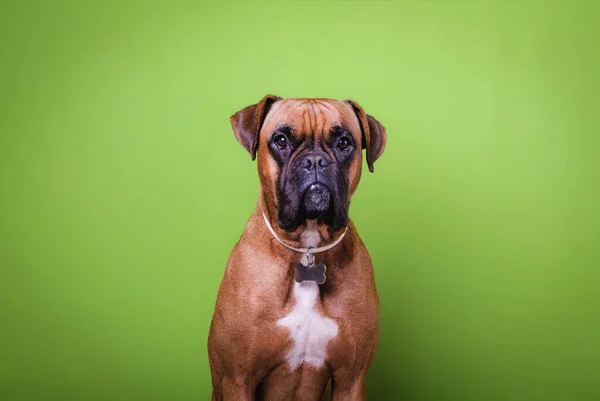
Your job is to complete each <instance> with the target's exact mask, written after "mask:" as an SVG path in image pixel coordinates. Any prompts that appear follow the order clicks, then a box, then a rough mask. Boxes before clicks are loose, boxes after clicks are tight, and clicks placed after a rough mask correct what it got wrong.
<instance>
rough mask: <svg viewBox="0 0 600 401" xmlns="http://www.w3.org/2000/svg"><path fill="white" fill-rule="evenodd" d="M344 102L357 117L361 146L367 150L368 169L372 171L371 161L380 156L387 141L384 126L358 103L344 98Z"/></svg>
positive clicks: (373, 161)
mask: <svg viewBox="0 0 600 401" xmlns="http://www.w3.org/2000/svg"><path fill="white" fill-rule="evenodd" d="M346 103H348V104H350V106H352V109H353V110H354V113H355V114H356V117H358V122H359V123H360V129H361V130H362V147H363V149H366V151H367V165H368V166H369V171H370V172H373V163H375V161H376V160H377V159H379V156H381V154H382V153H383V150H384V149H385V144H386V141H387V134H386V133H385V127H384V126H383V125H381V123H380V122H379V121H377V120H376V119H375V118H374V117H372V116H370V115H368V114H367V113H365V111H364V110H363V108H362V107H360V105H359V104H358V103H356V102H354V101H352V100H346Z"/></svg>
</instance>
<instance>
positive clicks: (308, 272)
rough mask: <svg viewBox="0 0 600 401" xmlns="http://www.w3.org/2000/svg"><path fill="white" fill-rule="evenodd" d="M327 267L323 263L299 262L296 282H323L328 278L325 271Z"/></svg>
mask: <svg viewBox="0 0 600 401" xmlns="http://www.w3.org/2000/svg"><path fill="white" fill-rule="evenodd" d="M326 270H327V268H326V267H325V265H324V264H323V263H319V264H317V265H315V264H313V263H309V265H308V266H305V265H303V264H302V263H298V264H297V265H296V275H295V279H296V282H298V283H301V282H303V281H315V282H316V283H317V284H323V283H324V282H325V280H326V277H325V271H326Z"/></svg>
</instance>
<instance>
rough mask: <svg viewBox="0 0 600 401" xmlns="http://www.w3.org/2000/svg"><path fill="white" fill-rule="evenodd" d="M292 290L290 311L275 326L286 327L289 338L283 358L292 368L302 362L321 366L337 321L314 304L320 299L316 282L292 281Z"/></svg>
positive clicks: (334, 335)
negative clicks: (321, 311) (289, 345)
mask: <svg viewBox="0 0 600 401" xmlns="http://www.w3.org/2000/svg"><path fill="white" fill-rule="evenodd" d="M293 294H294V302H295V303H294V306H293V308H292V311H291V312H290V313H289V314H288V315H287V316H285V317H283V318H282V319H280V320H279V321H277V325H278V326H283V327H287V328H288V329H289V336H290V341H291V342H292V348H291V350H290V351H289V352H288V353H287V355H286V357H285V358H286V361H287V363H288V365H289V367H290V368H291V369H292V370H294V369H296V368H297V367H298V366H300V365H302V364H303V363H307V364H310V365H312V366H314V367H317V368H320V367H322V366H323V365H324V363H325V360H326V359H327V345H328V344H329V342H330V341H331V340H332V339H334V338H335V337H336V336H337V335H338V325H337V323H336V322H335V320H333V319H331V318H328V317H326V316H323V315H322V314H321V313H320V312H319V311H318V310H317V309H316V308H315V306H316V303H317V302H318V300H319V286H318V284H317V283H315V282H313V281H309V282H302V283H300V284H299V283H294V288H293Z"/></svg>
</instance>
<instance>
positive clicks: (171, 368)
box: [0, 0, 600, 401]
mask: <svg viewBox="0 0 600 401" xmlns="http://www.w3.org/2000/svg"><path fill="white" fill-rule="evenodd" d="M0 7H1V8H0V46H1V47H0V51H1V60H0V61H1V65H0V400H2V401H21V400H23V401H29V400H32V401H34V400H101V401H106V400H169V401H173V400H199V399H208V398H209V394H210V375H209V368H208V362H207V352H206V338H207V330H208V327H209V324H210V318H211V315H212V310H213V304H214V301H215V296H216V291H217V288H218V285H219V282H220V279H221V277H222V274H223V269H224V266H225V263H226V260H227V257H228V255H229V252H230V250H231V248H232V247H233V245H234V244H235V242H236V241H237V239H238V238H239V236H240V234H241V232H242V230H243V228H244V224H245V222H246V220H247V218H248V217H249V215H250V214H251V212H252V211H253V208H254V205H255V201H256V198H257V194H258V178H257V174H256V164H255V163H253V162H252V161H251V160H250V157H249V155H248V154H247V153H246V152H245V150H244V149H243V148H242V147H241V146H239V145H238V144H237V142H236V141H235V139H234V136H233V133H232V131H231V127H230V125H229V116H230V115H231V114H232V113H234V112H236V111H237V110H239V109H241V108H242V107H245V106H247V105H250V104H252V103H256V102H258V101H259V100H260V98H261V97H262V96H263V95H265V94H266V93H273V94H276V95H279V96H283V97H332V98H339V99H353V100H356V101H357V102H359V103H360V104H361V105H362V106H363V107H364V109H365V110H366V111H367V112H368V113H370V114H372V115H373V116H375V117H376V118H377V119H378V120H379V121H381V122H382V123H383V124H384V125H385V126H386V128H387V132H388V146H387V149H386V151H385V152H384V154H383V156H382V158H381V159H380V160H379V161H377V163H376V164H375V173H374V174H369V173H368V171H367V170H366V168H365V171H364V173H363V179H362V182H361V185H360V186H359V190H358V192H357V194H356V196H355V197H354V199H353V203H352V207H351V218H352V219H353V220H354V222H355V223H356V225H357V227H358V230H359V232H360V234H361V236H362V238H363V240H364V241H365V243H366V245H367V247H368V248H369V250H370V253H371V256H372V259H373V261H374V264H375V273H376V279H377V284H378V288H379V293H380V297H381V340H380V346H379V349H378V353H377V356H376V359H375V361H374V364H373V366H372V369H371V371H370V372H369V375H368V391H369V398H370V399H373V400H403V401H470V400H473V401H494V400H502V401H504V400H507V401H537V400H540V401H541V400H543V401H553V400H556V401H572V400H582V401H594V400H599V399H600V273H599V269H600V258H599V252H598V245H599V243H600V235H599V232H600V230H599V225H600V214H599V206H598V200H599V199H598V195H599V189H598V187H599V185H600V175H599V169H598V158H599V145H600V140H599V135H600V129H599V124H598V123H599V119H598V113H599V102H598V97H599V94H600V90H599V85H598V80H599V77H598V74H599V71H600V62H599V60H600V58H599V57H598V56H599V51H598V49H599V47H600V45H599V42H598V39H599V38H600V30H599V29H598V20H599V14H598V12H597V11H598V7H597V6H595V4H594V2H588V3H582V2H580V3H577V2H567V1H565V2H564V3H556V2H552V3H551V2H544V1H516V0H515V1H476V0H472V1H452V0H447V1H382V2H367V1H348V2H345V1H326V2H318V1H278V2H263V3H253V2H242V1H236V2H220V3H216V2H215V3H214V4H209V3H201V2H188V3H182V2H163V3H160V4H159V3H155V2H143V3H142V2H139V3H133V2H128V1H121V2H111V3H108V2H104V1H97V2H94V3H92V2H71V3H68V2H64V1H60V2H17V1H13V2H6V1H3V2H2V5H1V6H0Z"/></svg>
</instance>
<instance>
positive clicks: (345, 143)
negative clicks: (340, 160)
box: [337, 136, 352, 151]
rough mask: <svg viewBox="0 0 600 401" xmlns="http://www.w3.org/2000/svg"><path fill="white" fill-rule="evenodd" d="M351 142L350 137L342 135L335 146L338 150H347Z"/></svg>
mask: <svg viewBox="0 0 600 401" xmlns="http://www.w3.org/2000/svg"><path fill="white" fill-rule="evenodd" d="M351 144H352V143H351V142H350V138H348V137H347V136H343V137H341V138H340V140H339V141H338V144H337V148H338V149H339V150H342V151H346V150H348V148H349V147H350V145H351Z"/></svg>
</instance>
